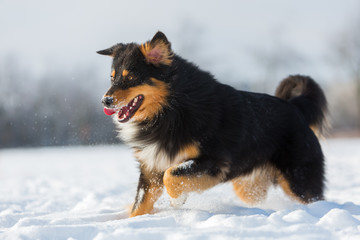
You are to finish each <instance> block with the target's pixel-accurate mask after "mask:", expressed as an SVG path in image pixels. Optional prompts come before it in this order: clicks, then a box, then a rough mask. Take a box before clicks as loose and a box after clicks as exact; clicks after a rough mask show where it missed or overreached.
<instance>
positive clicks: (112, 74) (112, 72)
mask: <svg viewBox="0 0 360 240" xmlns="http://www.w3.org/2000/svg"><path fill="white" fill-rule="evenodd" d="M111 77H112V78H114V77H115V70H112V71H111Z"/></svg>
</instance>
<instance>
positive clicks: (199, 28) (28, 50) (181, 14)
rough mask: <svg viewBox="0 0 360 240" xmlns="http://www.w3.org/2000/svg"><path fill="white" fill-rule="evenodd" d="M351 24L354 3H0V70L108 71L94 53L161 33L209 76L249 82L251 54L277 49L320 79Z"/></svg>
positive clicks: (358, 6) (356, 9) (357, 10)
mask: <svg viewBox="0 0 360 240" xmlns="http://www.w3.org/2000/svg"><path fill="white" fill-rule="evenodd" d="M359 16H360V2H359V1H358V0H337V1H335V0H315V1H314V0H302V1H298V0H273V1H269V0H257V1H253V0H247V1H236V0H234V1H226V0H222V1H215V0H202V1H194V0H181V1H169V0H161V1H155V0H152V1H148V0H144V1H140V0H132V1H119V0H105V1H86V0H78V1H76V0H71V1H70V0H62V1H47V0H32V1H27V0H0V31H1V37H0V39H1V40H0V43H1V44H0V65H1V61H3V60H4V59H5V58H7V57H9V56H15V58H16V59H17V61H18V62H20V63H21V64H22V65H23V66H25V67H28V68H29V69H31V71H32V73H33V74H39V75H41V74H42V73H44V72H46V71H48V70H49V69H50V70H51V69H56V68H60V69H62V70H64V71H70V70H73V69H76V68H77V67H85V66H92V67H95V68H99V71H108V70H109V64H110V60H105V59H104V57H101V56H98V55H97V54H95V51H97V50H99V49H103V48H106V47H109V46H111V45H113V44H115V43H117V42H139V43H141V42H144V41H146V40H149V39H151V37H152V36H153V34H154V33H155V32H156V31H157V30H162V31H163V32H164V33H165V34H166V35H167V37H168V38H169V40H170V41H171V42H172V46H173V49H174V50H175V52H178V53H180V55H183V56H184V57H186V58H188V59H190V60H191V61H194V62H196V63H197V64H198V65H200V67H204V68H205V69H206V70H210V71H211V72H213V73H214V74H215V75H219V76H226V74H230V75H231V74H232V75H235V76H239V77H245V78H252V77H256V76H257V75H256V71H257V67H258V66H257V65H256V64H255V63H254V62H255V61H254V57H253V54H254V52H260V53H262V52H266V51H268V50H269V49H270V51H271V49H272V48H274V47H275V48H276V47H279V46H283V45H284V46H286V47H288V48H290V49H292V50H295V52H297V53H300V54H301V55H302V56H303V57H305V60H306V61H309V62H311V65H312V68H309V67H306V66H305V67H304V69H301V70H302V71H308V73H310V74H315V75H318V76H320V78H324V77H325V76H326V73H325V71H326V68H324V66H322V65H321V64H323V63H322V62H323V61H324V59H325V58H326V52H327V51H328V50H329V48H330V47H331V42H332V40H333V39H334V38H336V36H337V35H338V34H341V32H342V31H345V30H346V29H347V28H349V26H350V24H351V22H353V21H355V19H356V18H358V17H359ZM0 69H1V68H0ZM289 70H294V69H289ZM230 72H231V73H230Z"/></svg>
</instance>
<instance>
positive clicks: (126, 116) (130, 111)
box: [104, 95, 144, 123]
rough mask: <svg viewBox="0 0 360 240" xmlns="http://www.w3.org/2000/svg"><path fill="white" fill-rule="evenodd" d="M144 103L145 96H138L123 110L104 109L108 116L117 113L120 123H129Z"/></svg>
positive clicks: (122, 108)
mask: <svg viewBox="0 0 360 240" xmlns="http://www.w3.org/2000/svg"><path fill="white" fill-rule="evenodd" d="M143 101H144V96H143V95H138V96H136V97H135V98H133V99H132V100H131V101H130V102H129V103H128V104H126V105H125V106H123V107H121V108H117V109H116V108H104V113H105V114H106V115H113V114H115V113H117V116H118V120H119V122H121V123H125V122H127V121H129V120H130V118H131V117H132V116H134V114H135V112H136V111H137V110H138V109H139V107H140V105H141V104H142V102H143Z"/></svg>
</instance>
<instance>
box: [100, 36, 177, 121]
mask: <svg viewBox="0 0 360 240" xmlns="http://www.w3.org/2000/svg"><path fill="white" fill-rule="evenodd" d="M97 53H99V54H102V55H107V56H111V57H113V62H112V68H111V86H110V88H109V90H108V91H107V92H106V93H105V95H104V97H103V99H102V103H103V104H104V107H105V108H104V112H105V114H107V115H112V114H115V113H116V114H117V117H118V120H119V122H121V123H125V122H127V121H129V120H130V119H132V120H135V121H144V120H150V119H152V118H153V117H154V116H156V115H157V114H158V113H160V112H161V110H162V109H163V107H164V106H166V105H167V98H168V96H169V86H168V84H167V83H166V79H165V78H166V72H168V71H169V68H170V67H171V64H172V61H173V53H172V50H171V44H170V42H169V41H168V40H167V38H166V36H165V35H164V34H163V33H162V32H157V33H156V34H155V36H154V37H153V39H152V40H151V41H148V42H146V43H144V44H141V45H139V44H135V43H129V44H122V43H120V44H116V45H114V46H112V47H110V48H108V49H104V50H101V51H98V52H97Z"/></svg>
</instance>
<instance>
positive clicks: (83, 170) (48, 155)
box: [0, 139, 360, 240]
mask: <svg viewBox="0 0 360 240" xmlns="http://www.w3.org/2000/svg"><path fill="white" fill-rule="evenodd" d="M322 146H323V149H324V152H325V155H326V158H327V191H326V199H327V200H326V201H321V202H315V203H312V204H309V205H301V204H298V203H295V202H293V201H291V200H290V199H288V198H287V197H286V196H285V195H284V194H283V193H282V191H281V190H280V189H278V188H273V189H271V191H270V193H269V196H268V198H267V200H266V201H265V202H264V203H262V204H260V205H258V206H255V207H254V206H253V207H249V206H246V205H245V204H243V203H242V202H241V201H240V200H239V199H238V198H237V197H236V196H235V194H234V193H233V191H232V186H231V185H230V184H222V185H219V186H216V187H214V188H212V189H210V190H208V191H206V192H204V193H202V194H197V193H193V194H189V196H188V200H187V202H186V203H185V204H184V205H182V206H181V207H179V208H172V207H171V206H170V198H169V197H168V195H167V194H163V196H162V197H161V198H160V199H159V201H158V202H157V203H156V204H155V209H154V213H153V214H150V215H143V216H138V217H135V218H130V219H129V218H128V217H127V210H128V209H129V207H130V206H131V203H132V201H133V200H134V197H135V191H136V186H137V179H138V170H137V163H136V161H134V159H133V156H132V151H131V150H130V149H128V148H126V147H124V146H92V147H60V148H59V147H58V148H38V149H11V150H1V151H0V239H69V240H73V239H78V240H81V239H96V240H104V239H149V240H152V239H156V240H158V239H173V240H177V239H179V240H180V239H213V240H218V239H219V240H222V239H301V240H303V239H360V174H358V170H359V164H360V139H337V140H326V141H323V142H322Z"/></svg>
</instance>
